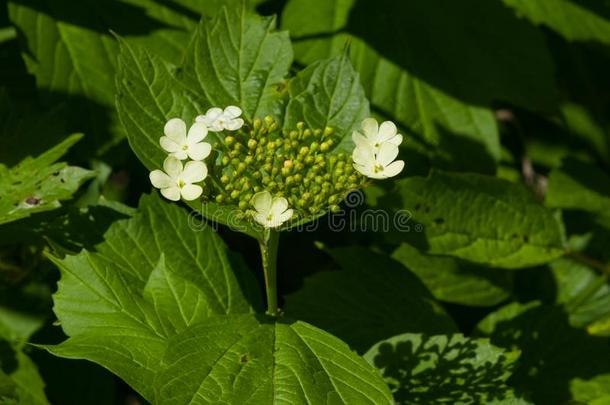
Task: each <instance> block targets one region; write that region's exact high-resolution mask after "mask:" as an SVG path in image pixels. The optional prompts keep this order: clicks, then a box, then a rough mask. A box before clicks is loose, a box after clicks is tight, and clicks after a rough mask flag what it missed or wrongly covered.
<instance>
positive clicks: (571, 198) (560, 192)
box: [546, 159, 610, 216]
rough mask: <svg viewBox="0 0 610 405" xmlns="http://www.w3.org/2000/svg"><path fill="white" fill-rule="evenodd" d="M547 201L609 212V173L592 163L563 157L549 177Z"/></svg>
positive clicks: (551, 203) (558, 206)
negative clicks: (559, 164) (559, 165)
mask: <svg viewBox="0 0 610 405" xmlns="http://www.w3.org/2000/svg"><path fill="white" fill-rule="evenodd" d="M546 204H547V205H548V206H549V207H553V208H563V209H570V210H582V211H589V212H593V213H595V214H600V215H602V216H606V215H610V214H609V213H610V176H608V175H607V174H606V173H605V172H603V171H602V170H600V169H599V168H598V167H597V166H595V165H593V164H591V163H586V162H583V161H580V160H577V159H566V160H564V161H563V164H562V166H561V168H559V169H555V170H553V171H552V172H551V175H550V176H549V185H548V189H547V193H546Z"/></svg>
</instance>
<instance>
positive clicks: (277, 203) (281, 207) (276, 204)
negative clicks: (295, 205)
mask: <svg viewBox="0 0 610 405" xmlns="http://www.w3.org/2000/svg"><path fill="white" fill-rule="evenodd" d="M287 208H288V200H286V199H285V198H284V197H276V198H274V199H273V202H272V203H271V215H273V217H279V216H280V215H282V214H283V213H284V211H286V209H287Z"/></svg>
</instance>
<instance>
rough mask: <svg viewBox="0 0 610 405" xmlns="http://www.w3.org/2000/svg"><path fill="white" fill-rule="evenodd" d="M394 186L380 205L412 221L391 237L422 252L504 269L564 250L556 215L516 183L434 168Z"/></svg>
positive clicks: (541, 260) (549, 257) (548, 258)
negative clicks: (406, 227) (413, 223)
mask: <svg viewBox="0 0 610 405" xmlns="http://www.w3.org/2000/svg"><path fill="white" fill-rule="evenodd" d="M397 191H398V196H395V195H388V196H387V197H386V198H385V200H386V201H385V202H382V203H381V204H380V205H381V206H382V207H385V208H388V209H398V210H402V211H399V213H401V212H402V213H403V214H404V213H405V212H406V213H408V215H409V216H410V218H411V219H412V221H413V222H415V223H417V224H416V225H415V226H410V227H409V229H408V230H403V229H398V230H397V231H398V232H396V233H395V237H396V238H397V240H405V241H408V242H409V243H412V244H414V245H415V246H416V247H417V248H419V249H420V250H421V251H423V252H426V253H429V254H438V255H450V256H454V257H457V258H460V259H464V260H468V261H471V262H474V263H479V264H484V265H489V266H493V267H503V268H509V269H516V268H521V267H528V266H533V265H536V264H541V263H545V262H548V261H551V260H552V259H555V258H557V257H559V256H561V255H562V254H563V253H564V247H563V239H562V233H561V229H560V226H559V223H558V221H557V220H556V218H555V217H554V216H553V214H552V213H551V212H550V211H548V210H547V209H546V208H545V207H543V206H542V205H541V204H539V203H538V202H537V201H536V200H535V198H534V196H533V195H532V194H531V193H530V192H529V190H527V189H526V188H525V187H523V186H521V185H519V184H514V183H511V182H508V181H506V180H501V179H498V178H494V177H489V176H482V175H477V174H450V173H444V172H433V173H432V174H431V175H430V176H429V177H428V178H423V177H412V178H409V179H404V180H401V181H399V182H398V183H397ZM405 210H406V211H405ZM417 230H421V231H422V232H419V233H418V232H416V231H417Z"/></svg>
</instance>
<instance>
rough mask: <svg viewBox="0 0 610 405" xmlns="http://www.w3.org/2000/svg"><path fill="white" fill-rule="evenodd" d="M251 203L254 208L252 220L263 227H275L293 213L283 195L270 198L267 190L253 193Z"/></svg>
mask: <svg viewBox="0 0 610 405" xmlns="http://www.w3.org/2000/svg"><path fill="white" fill-rule="evenodd" d="M252 205H254V209H256V213H255V214H254V220H255V221H256V222H258V223H259V224H261V225H262V226H264V227H265V228H277V227H278V226H280V225H282V224H283V223H284V222H286V221H288V220H289V219H290V218H291V217H292V214H293V210H292V209H291V208H288V201H287V200H286V199H285V198H284V197H275V198H272V197H271V194H270V193H269V192H268V191H261V192H259V193H256V194H254V197H252Z"/></svg>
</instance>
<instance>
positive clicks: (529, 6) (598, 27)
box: [503, 0, 610, 44]
mask: <svg viewBox="0 0 610 405" xmlns="http://www.w3.org/2000/svg"><path fill="white" fill-rule="evenodd" d="M503 1H504V4H506V5H508V6H509V7H512V8H514V9H515V12H516V13H517V14H518V15H519V16H523V17H526V18H527V19H529V20H531V21H532V22H533V23H534V24H541V25H546V26H547V27H549V28H551V29H553V30H555V31H557V32H558V33H560V34H561V35H563V36H564V37H565V38H566V39H568V40H571V41H599V42H602V43H605V44H610V7H609V6H608V4H607V3H604V2H599V1H586V0H585V1H579V0H538V1H528V0H503Z"/></svg>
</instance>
